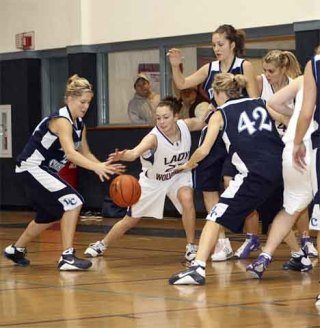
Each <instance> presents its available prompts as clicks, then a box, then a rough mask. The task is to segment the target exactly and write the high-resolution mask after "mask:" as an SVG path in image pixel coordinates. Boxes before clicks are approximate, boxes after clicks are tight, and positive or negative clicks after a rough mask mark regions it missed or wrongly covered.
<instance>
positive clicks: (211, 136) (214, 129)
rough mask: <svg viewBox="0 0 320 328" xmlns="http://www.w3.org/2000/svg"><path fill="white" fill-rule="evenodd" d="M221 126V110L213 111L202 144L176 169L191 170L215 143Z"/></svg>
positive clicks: (178, 170)
mask: <svg viewBox="0 0 320 328" xmlns="http://www.w3.org/2000/svg"><path fill="white" fill-rule="evenodd" d="M222 127H223V118H222V115H221V112H220V111H218V112H216V113H214V114H213V115H212V116H211V118H210V120H209V124H208V131H207V134H206V137H205V139H204V141H203V143H202V145H201V146H200V147H199V148H197V149H196V151H195V152H194V153H193V154H192V156H191V158H190V159H189V161H188V162H186V163H185V164H183V165H181V166H178V167H177V169H176V171H177V172H180V171H185V170H191V169H193V168H195V167H197V165H198V163H199V162H200V161H202V160H203V159H204V158H205V157H206V156H207V155H208V154H209V152H210V150H211V148H212V146H213V144H214V143H215V141H216V139H217V137H218V134H219V130H220V129H221V128H222Z"/></svg>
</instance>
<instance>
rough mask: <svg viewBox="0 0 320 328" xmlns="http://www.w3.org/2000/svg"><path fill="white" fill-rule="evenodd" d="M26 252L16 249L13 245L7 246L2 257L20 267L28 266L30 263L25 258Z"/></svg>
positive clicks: (22, 249) (23, 249) (24, 249)
mask: <svg viewBox="0 0 320 328" xmlns="http://www.w3.org/2000/svg"><path fill="white" fill-rule="evenodd" d="M26 254H27V250H26V248H19V249H17V248H16V247H15V246H14V245H9V246H8V247H6V248H5V250H4V252H3V255H4V256H5V257H6V258H7V259H9V260H11V261H13V262H14V263H16V264H17V265H20V266H22V267H25V266H28V265H29V264H30V261H29V260H28V259H27V258H26Z"/></svg>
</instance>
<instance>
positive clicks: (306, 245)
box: [303, 241, 318, 257]
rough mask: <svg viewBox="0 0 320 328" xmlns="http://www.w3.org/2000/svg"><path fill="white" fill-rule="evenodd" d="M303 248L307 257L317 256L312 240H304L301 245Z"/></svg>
mask: <svg viewBox="0 0 320 328" xmlns="http://www.w3.org/2000/svg"><path fill="white" fill-rule="evenodd" d="M303 248H304V249H305V251H306V252H307V254H308V256H309V257H317V256H318V251H317V249H316V248H315V247H314V245H313V243H312V241H306V242H305V243H304V245H303Z"/></svg>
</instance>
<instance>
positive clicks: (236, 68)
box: [203, 57, 248, 107]
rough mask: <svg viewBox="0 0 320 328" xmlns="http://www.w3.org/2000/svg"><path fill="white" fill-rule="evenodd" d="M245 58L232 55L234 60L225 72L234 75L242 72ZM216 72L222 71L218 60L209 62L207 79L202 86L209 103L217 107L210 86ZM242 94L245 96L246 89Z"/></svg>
mask: <svg viewBox="0 0 320 328" xmlns="http://www.w3.org/2000/svg"><path fill="white" fill-rule="evenodd" d="M244 61H245V59H243V58H238V57H234V60H233V62H232V64H231V66H230V68H229V69H228V72H227V73H232V74H234V75H236V74H243V63H244ZM218 73H222V72H221V63H220V61H218V60H216V61H213V62H211V63H210V65H209V72H208V76H207V79H206V80H205V82H204V86H203V88H204V89H205V91H206V92H207V94H208V97H209V99H210V101H211V103H212V104H213V105H214V106H215V107H217V103H216V101H215V99H214V95H213V88H212V82H213V80H214V77H215V76H216V75H217V74H218ZM242 94H243V96H247V95H248V93H247V90H246V89H244V90H243V91H242Z"/></svg>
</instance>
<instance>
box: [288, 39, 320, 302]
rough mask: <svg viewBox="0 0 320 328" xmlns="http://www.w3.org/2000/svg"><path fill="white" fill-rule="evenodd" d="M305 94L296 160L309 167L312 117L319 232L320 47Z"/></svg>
mask: <svg viewBox="0 0 320 328" xmlns="http://www.w3.org/2000/svg"><path fill="white" fill-rule="evenodd" d="M303 87H304V93H303V103H302V109H301V112H300V115H299V119H298V123H297V128H296V134H295V138H294V148H293V161H294V163H295V165H296V166H297V168H298V169H300V170H304V169H305V166H306V159H305V156H306V147H305V144H304V142H303V138H304V136H305V134H306V132H307V130H308V127H309V125H310V122H311V120H312V117H313V121H314V129H315V130H314V132H313V133H312V135H311V141H312V148H313V151H312V160H311V180H312V190H313V195H314V198H313V201H314V206H313V211H312V215H311V220H310V225H311V227H312V228H313V229H316V230H318V245H319V237H320V236H319V234H320V232H319V230H320V194H319V185H320V150H319V148H320V46H318V48H317V54H316V55H315V56H314V57H313V58H312V59H311V60H310V61H309V62H308V63H307V65H306V68H305V71H304V85H303ZM316 305H320V295H318V296H317V300H316Z"/></svg>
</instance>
